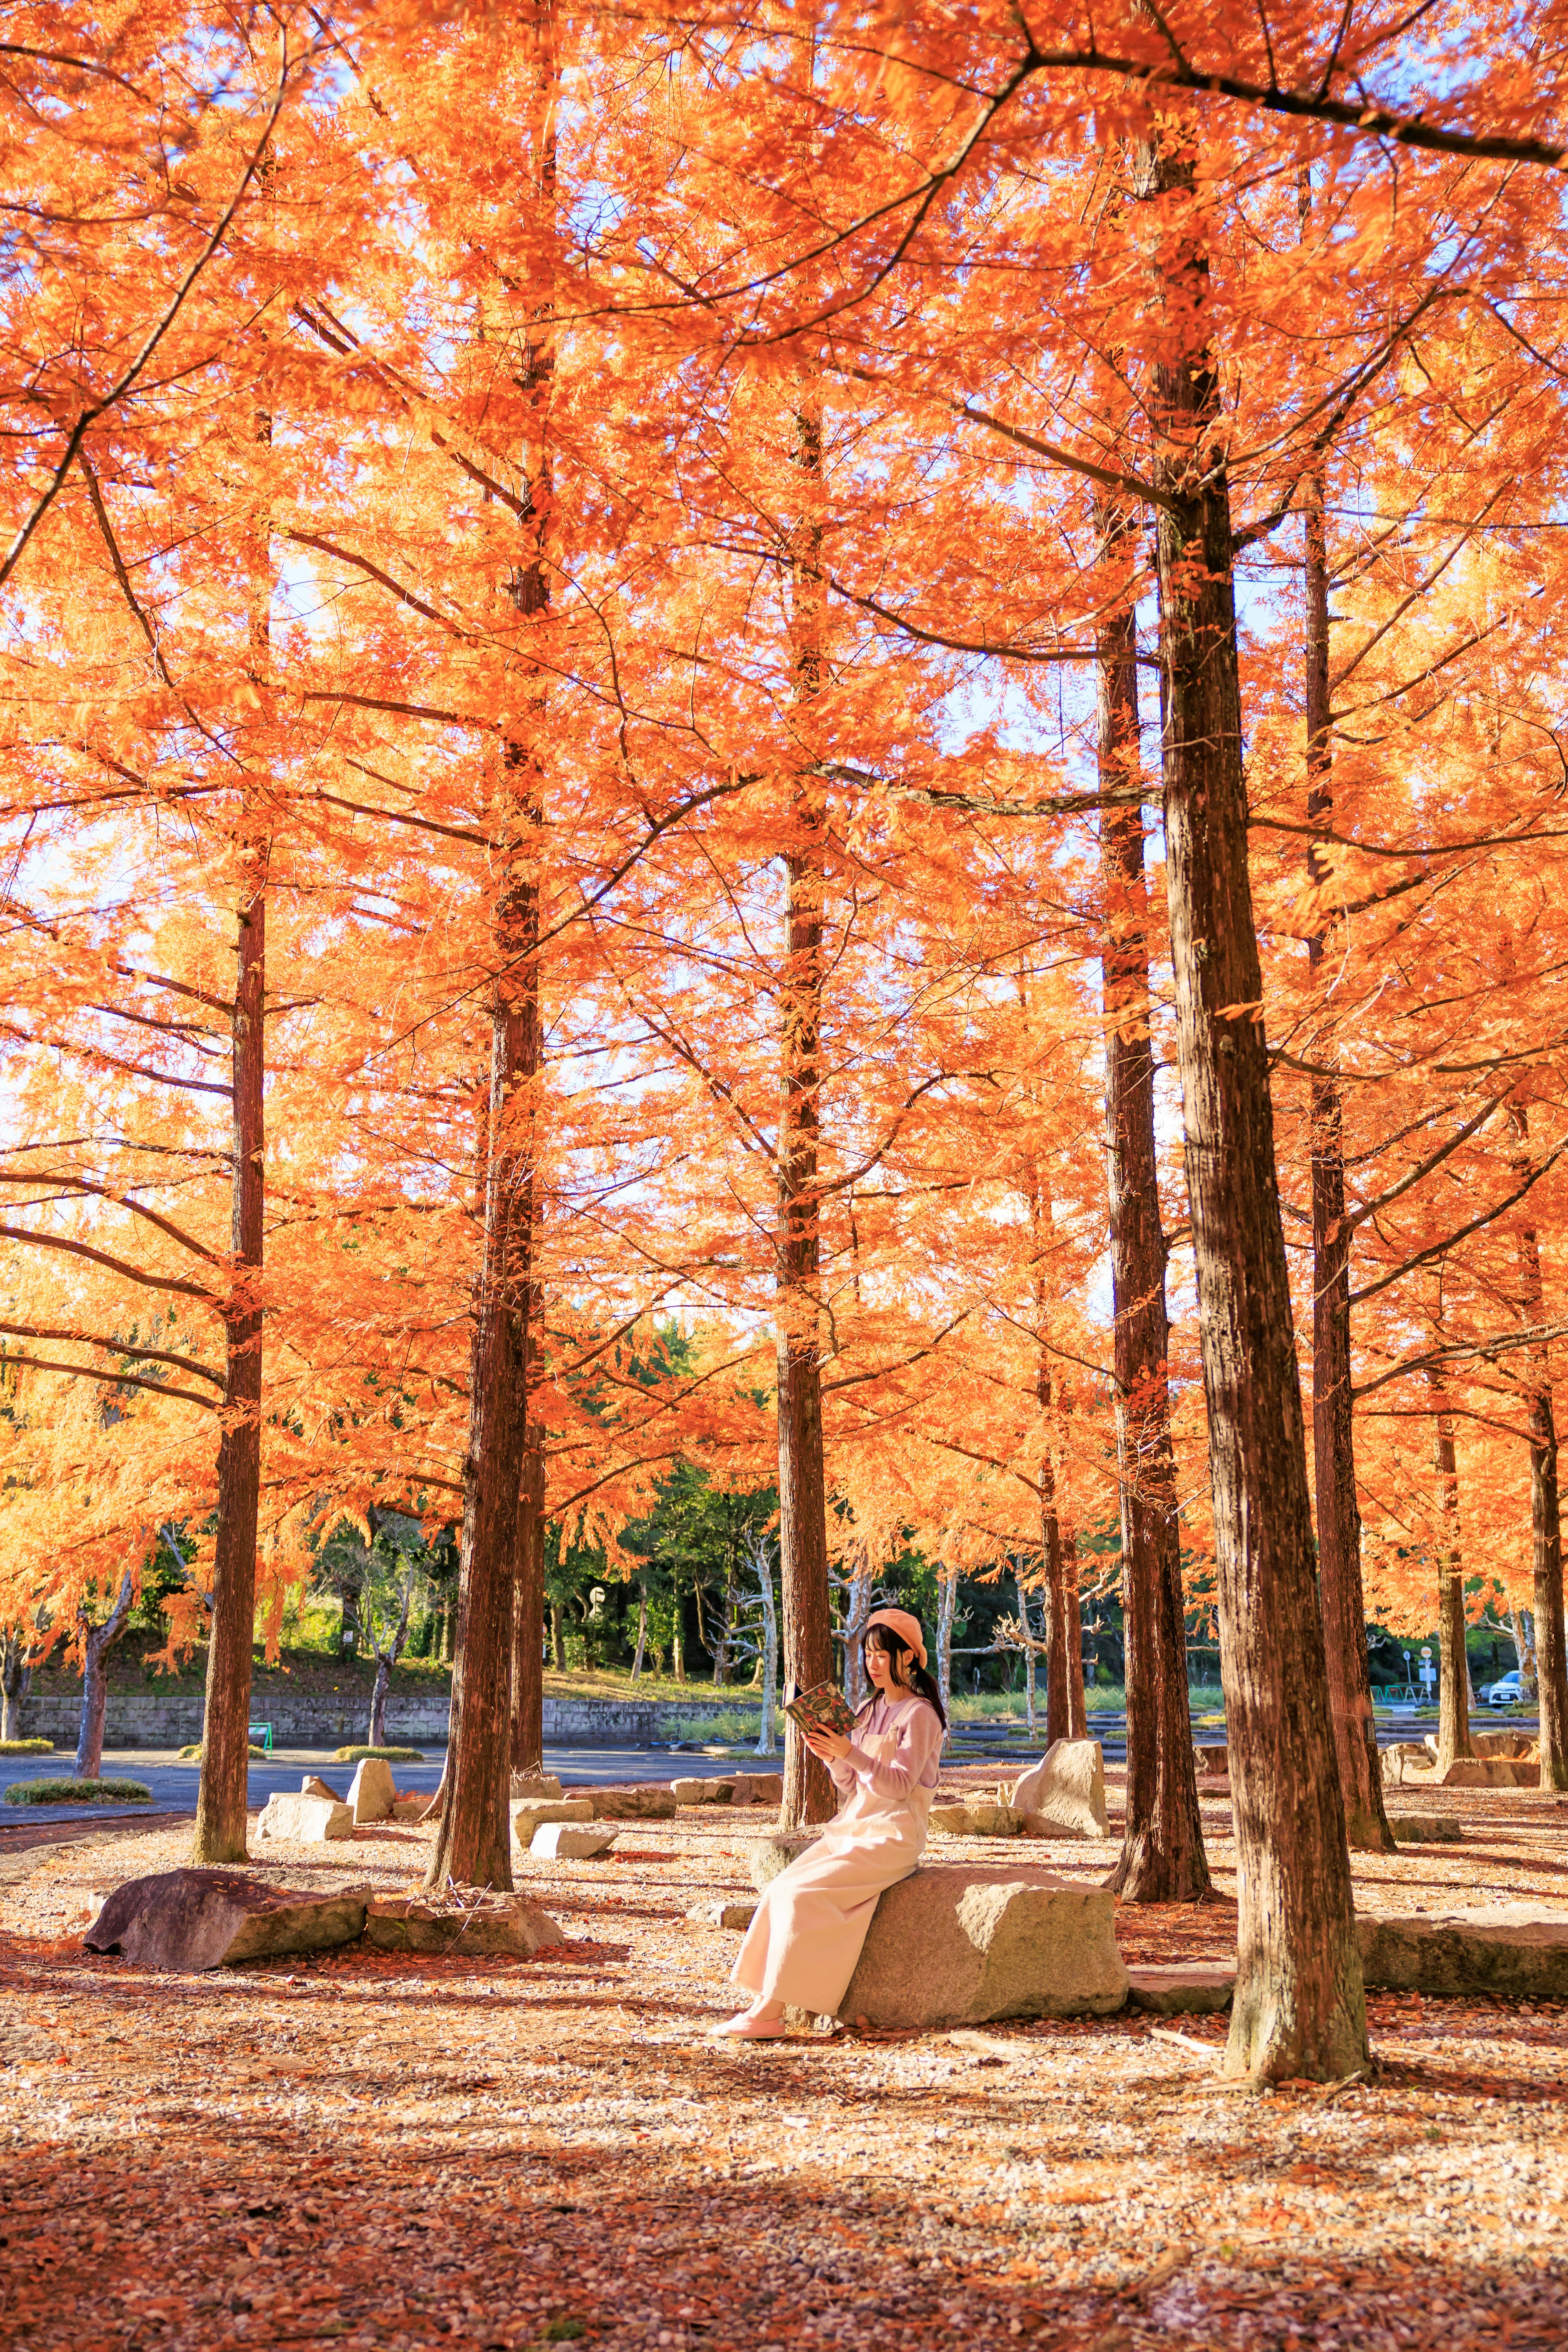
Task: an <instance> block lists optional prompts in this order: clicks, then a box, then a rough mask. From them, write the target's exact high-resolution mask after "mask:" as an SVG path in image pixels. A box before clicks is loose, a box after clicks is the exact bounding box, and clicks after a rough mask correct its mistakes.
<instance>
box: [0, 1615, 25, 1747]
mask: <svg viewBox="0 0 1568 2352" xmlns="http://www.w3.org/2000/svg"><path fill="white" fill-rule="evenodd" d="M32 1687H33V1667H32V1662H31V1660H30V1659H29V1657H28V1655H27V1636H26V1633H25V1631H24V1630H23V1628H22V1627H21V1626H20V1625H16V1626H11V1627H8V1628H7V1629H6V1631H5V1633H4V1634H0V1740H3V1739H20V1738H22V1737H23V1731H22V1722H23V1710H24V1709H25V1707H26V1703H27V1699H28V1696H29V1695H30V1693H31V1691H32Z"/></svg>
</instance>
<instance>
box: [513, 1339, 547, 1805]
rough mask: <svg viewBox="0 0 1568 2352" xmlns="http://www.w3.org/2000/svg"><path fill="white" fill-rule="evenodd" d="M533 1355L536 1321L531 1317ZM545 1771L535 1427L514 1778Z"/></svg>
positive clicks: (523, 1543) (520, 1522)
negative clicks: (533, 1334) (534, 1325)
mask: <svg viewBox="0 0 1568 2352" xmlns="http://www.w3.org/2000/svg"><path fill="white" fill-rule="evenodd" d="M529 1328H530V1336H531V1334H532V1330H533V1321H532V1318H531V1317H530V1324H529ZM531 1355H532V1348H531V1346H530V1356H531ZM543 1769H544V1446H543V1433H542V1431H541V1430H540V1429H539V1428H538V1427H537V1426H536V1425H535V1424H533V1423H530V1425H529V1428H528V1432H527V1434H526V1436H525V1438H524V1441H523V1470H522V1492H521V1495H520V1496H519V1498H518V1511H517V1556H516V1563H515V1571H514V1577H513V1586H512V1654H511V1775H512V1779H513V1780H537V1779H538V1778H539V1776H540V1774H541V1773H542V1771H543Z"/></svg>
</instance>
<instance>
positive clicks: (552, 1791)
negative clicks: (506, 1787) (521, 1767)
mask: <svg viewBox="0 0 1568 2352" xmlns="http://www.w3.org/2000/svg"><path fill="white" fill-rule="evenodd" d="M509 1793H510V1796H511V1798H512V1799H513V1801H515V1800H516V1799H517V1798H519V1797H521V1798H523V1799H525V1800H528V1801H532V1802H533V1803H535V1804H543V1803H544V1802H545V1801H546V1800H547V1799H549V1798H551V1797H563V1796H564V1795H565V1794H566V1791H565V1790H564V1789H563V1787H562V1785H561V1783H560V1781H559V1780H557V1779H556V1777H555V1774H554V1773H553V1772H528V1773H523V1772H514V1773H513V1774H512V1776H511V1788H510V1792H509Z"/></svg>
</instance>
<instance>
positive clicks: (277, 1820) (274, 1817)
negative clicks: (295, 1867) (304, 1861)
mask: <svg viewBox="0 0 1568 2352" xmlns="http://www.w3.org/2000/svg"><path fill="white" fill-rule="evenodd" d="M353 1833H354V1817H353V1813H352V1812H350V1811H349V1809H348V1807H347V1806H346V1805H345V1804H344V1803H343V1801H342V1798H341V1797H307V1796H306V1795H304V1793H303V1792H302V1791H301V1793H300V1795H299V1796H297V1797H289V1796H285V1795H284V1794H283V1792H282V1791H281V1790H279V1793H278V1794H277V1795H276V1796H275V1797H268V1800H267V1802H266V1804H265V1806H264V1807H263V1808H262V1811H261V1817H260V1819H259V1820H258V1822H257V1824H256V1834H257V1836H258V1838H290V1839H292V1840H293V1842H294V1843H296V1844H297V1845H326V1844H328V1843H331V1840H333V1839H334V1838H347V1837H353Z"/></svg>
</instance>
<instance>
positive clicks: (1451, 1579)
mask: <svg viewBox="0 0 1568 2352" xmlns="http://www.w3.org/2000/svg"><path fill="white" fill-rule="evenodd" d="M1426 1387H1427V1391H1428V1393H1429V1395H1430V1397H1431V1400H1432V1465H1433V1468H1434V1469H1435V1470H1436V1474H1437V1514H1438V1519H1439V1523H1440V1526H1441V1528H1442V1534H1441V1538H1440V1539H1439V1542H1438V1546H1437V1769H1438V1770H1439V1771H1442V1769H1444V1767H1445V1766H1446V1765H1448V1764H1452V1763H1454V1762H1455V1761H1456V1760H1457V1759H1458V1758H1459V1757H1461V1756H1470V1755H1473V1754H1474V1752H1475V1751H1474V1749H1473V1748H1471V1746H1470V1662H1469V1658H1468V1655H1467V1654H1466V1645H1465V1563H1464V1554H1463V1550H1462V1549H1461V1546H1460V1542H1459V1471H1458V1463H1457V1462H1456V1460H1455V1458H1454V1416H1453V1412H1452V1411H1451V1410H1450V1407H1449V1402H1448V1394H1447V1389H1446V1388H1445V1386H1444V1382H1443V1375H1442V1373H1441V1371H1440V1370H1438V1368H1437V1366H1436V1364H1428V1365H1427V1367H1426Z"/></svg>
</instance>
